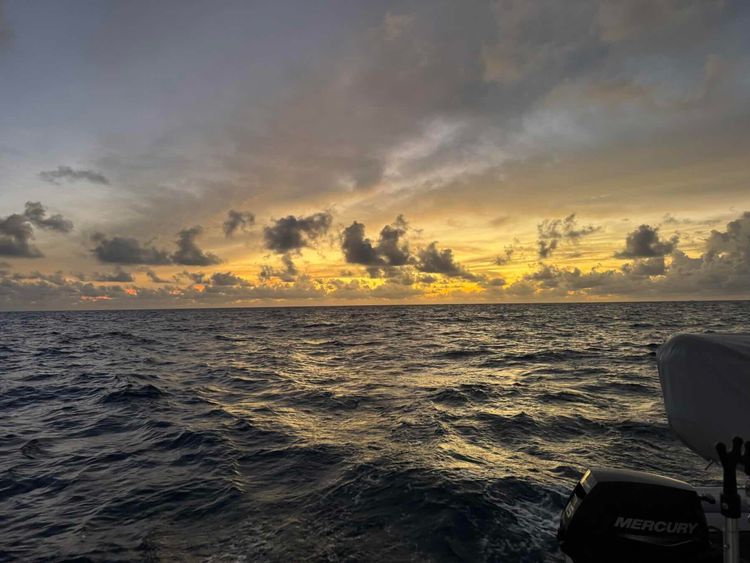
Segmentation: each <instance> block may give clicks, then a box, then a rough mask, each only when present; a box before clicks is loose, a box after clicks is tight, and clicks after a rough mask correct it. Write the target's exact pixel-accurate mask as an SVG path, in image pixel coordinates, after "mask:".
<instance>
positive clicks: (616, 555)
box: [558, 469, 712, 563]
mask: <svg viewBox="0 0 750 563" xmlns="http://www.w3.org/2000/svg"><path fill="white" fill-rule="evenodd" d="M558 540H559V541H560V548H561V549H562V551H563V552H564V553H565V554H566V555H568V556H569V557H570V558H571V559H572V560H573V561H574V562H575V563H601V562H604V561H612V562H626V561H627V562H631V563H632V562H634V561H636V562H638V563H645V562H651V561H653V562H656V561H659V562H664V563H669V562H677V561H682V562H695V561H710V560H711V559H712V550H711V545H710V542H709V536H708V526H707V525H706V517H705V515H704V513H703V509H702V507H701V500H700V497H699V496H698V493H697V492H696V490H695V489H694V488H693V487H691V486H690V485H688V484H687V483H683V482H682V481H677V480H675V479H669V478H667V477H660V476H658V475H652V474H650V473H642V472H639V471H627V470H617V469H591V470H589V471H587V472H586V473H585V474H584V476H583V477H582V478H581V480H580V481H579V482H578V484H577V485H576V487H575V489H574V490H573V493H572V494H571V496H570V499H569V500H568V503H567V505H566V507H565V509H564V510H563V513H562V517H561V521H560V529H559V531H558Z"/></svg>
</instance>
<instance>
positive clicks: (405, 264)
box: [0, 0, 750, 310]
mask: <svg viewBox="0 0 750 563" xmlns="http://www.w3.org/2000/svg"><path fill="white" fill-rule="evenodd" d="M0 109H1V111H0V309H11V310H13V309H69V308H74V309H76V308H143V307H207V306H214V307H215V306H252V305H324V304H358V303H362V304H375V303H422V302H429V303H434V302H438V303H458V302H542V301H545V302H546V301H591V300H605V301H609V300H654V299H727V298H748V297H750V3H748V2H746V1H743V0H725V1H708V0H706V1H699V0H599V1H588V0H587V1H579V0H566V1H559V0H550V1H536V0H532V1H527V0H511V1H498V2H475V1H467V0H462V1H460V2H459V1H452V2H441V1H424V2H409V1H406V2H380V1H376V0H372V1H367V2H356V1H355V2H353V1H344V0H342V1H320V2H317V1H309V0H306V1H300V2H291V1H284V2H278V1H268V2H250V1H241V2H240V1H237V2H234V1H226V0H220V1H215V2H206V1H197V2H193V1H185V0H180V1H159V2H145V1H143V2H142V1H133V0H128V1H122V2H115V1H110V2H97V1H84V0H80V1H66V0H55V1H49V2H42V1H34V2H27V1H23V0H10V1H8V0H6V1H3V0H0Z"/></svg>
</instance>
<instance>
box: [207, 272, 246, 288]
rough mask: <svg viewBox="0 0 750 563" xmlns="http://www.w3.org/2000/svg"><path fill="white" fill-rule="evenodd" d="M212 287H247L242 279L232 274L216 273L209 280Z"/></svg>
mask: <svg viewBox="0 0 750 563" xmlns="http://www.w3.org/2000/svg"><path fill="white" fill-rule="evenodd" d="M210 280H211V284H212V285H218V286H243V287H244V286H248V285H250V284H249V283H248V282H247V280H244V279H242V278H241V277H239V276H238V275H235V274H233V273H232V272H216V273H215V274H213V275H212V276H211V278H210Z"/></svg>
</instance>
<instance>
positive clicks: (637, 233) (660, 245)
mask: <svg viewBox="0 0 750 563" xmlns="http://www.w3.org/2000/svg"><path fill="white" fill-rule="evenodd" d="M676 245H677V237H676V236H675V237H672V238H671V239H670V240H668V241H666V240H661V239H660V238H659V228H658V227H651V226H649V225H641V226H640V227H638V228H637V229H636V230H634V231H633V232H632V233H630V234H629V235H628V236H627V238H626V239H625V249H624V250H622V251H620V252H618V253H616V254H615V257H616V258H653V257H655V256H666V255H667V254H670V253H671V252H672V251H673V250H674V249H675V247H676Z"/></svg>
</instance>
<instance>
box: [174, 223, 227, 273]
mask: <svg viewBox="0 0 750 563" xmlns="http://www.w3.org/2000/svg"><path fill="white" fill-rule="evenodd" d="M202 232H203V228H202V227H201V226H200V225H196V226H195V227H191V228H189V229H183V230H182V231H180V232H179V233H178V238H177V251H176V252H175V253H174V254H172V261H173V262H174V263H175V264H182V265H184V266H210V265H212V264H219V263H220V262H221V259H220V258H219V257H218V256H216V255H215V254H211V253H210V252H204V251H203V250H201V249H200V248H199V247H198V245H197V244H196V242H195V239H196V238H197V237H198V235H200V234H201V233H202Z"/></svg>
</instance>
